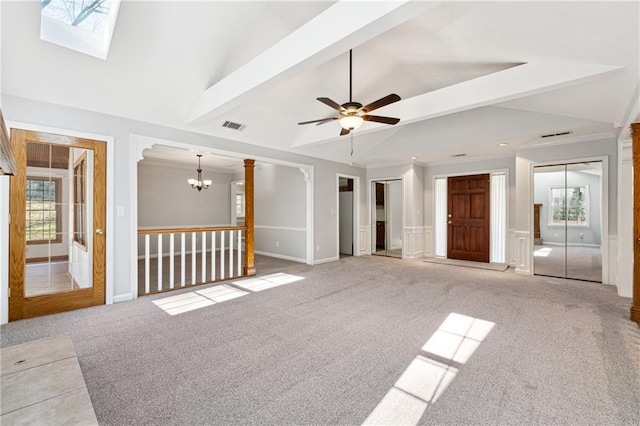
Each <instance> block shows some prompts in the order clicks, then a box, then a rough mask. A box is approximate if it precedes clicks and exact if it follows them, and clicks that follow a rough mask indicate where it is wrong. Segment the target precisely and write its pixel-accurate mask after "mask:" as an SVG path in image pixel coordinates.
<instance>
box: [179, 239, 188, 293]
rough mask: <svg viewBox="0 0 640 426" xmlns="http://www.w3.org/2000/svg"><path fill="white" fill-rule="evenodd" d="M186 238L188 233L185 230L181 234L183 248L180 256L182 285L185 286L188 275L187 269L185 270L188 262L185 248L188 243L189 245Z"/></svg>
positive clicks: (181, 246)
mask: <svg viewBox="0 0 640 426" xmlns="http://www.w3.org/2000/svg"><path fill="white" fill-rule="evenodd" d="M186 238H187V234H186V233H185V232H183V233H182V234H181V235H180V239H181V243H182V244H180V249H181V250H182V253H181V255H180V258H181V259H180V286H182V287H184V283H185V281H186V280H185V275H186V273H185V272H186V271H185V270H186V269H187V267H186V265H185V263H186V262H185V260H186V259H185V257H186V253H185V248H186V245H187V241H186Z"/></svg>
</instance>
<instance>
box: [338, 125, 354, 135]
mask: <svg viewBox="0 0 640 426" xmlns="http://www.w3.org/2000/svg"><path fill="white" fill-rule="evenodd" d="M350 131H351V130H350V129H345V128H344V127H343V128H342V129H340V136H344V135H348V134H349V132H350Z"/></svg>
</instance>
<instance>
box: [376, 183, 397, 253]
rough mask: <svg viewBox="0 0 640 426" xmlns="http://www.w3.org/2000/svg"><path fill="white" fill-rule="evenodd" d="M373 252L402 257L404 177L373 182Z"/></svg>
mask: <svg viewBox="0 0 640 426" xmlns="http://www.w3.org/2000/svg"><path fill="white" fill-rule="evenodd" d="M371 193H372V196H371V199H372V200H374V203H373V205H374V207H373V212H372V214H373V217H372V222H373V223H374V224H375V226H374V227H373V229H372V233H371V253H372V254H375V255H378V256H389V257H398V258H402V231H403V226H402V179H393V180H380V181H373V182H371Z"/></svg>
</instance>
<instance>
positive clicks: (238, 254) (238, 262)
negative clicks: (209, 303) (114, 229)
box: [138, 226, 246, 294]
mask: <svg viewBox="0 0 640 426" xmlns="http://www.w3.org/2000/svg"><path fill="white" fill-rule="evenodd" d="M227 231H229V232H228V233H227ZM200 233H201V234H202V237H201V238H202V241H201V243H200V244H198V237H199V236H200V235H199V234H200ZM209 233H211V237H210V238H211V244H209V237H208V235H207V234H209ZM176 234H180V237H179V240H178V238H177V237H176ZM188 234H191V235H190V238H191V247H189V246H188V245H187V244H188V241H187V236H188ZM138 235H139V236H143V235H144V256H143V259H144V260H143V261H144V274H143V275H144V277H142V274H141V275H140V279H144V284H143V290H142V291H140V294H150V293H152V292H153V293H155V292H163V291H167V290H172V289H174V288H176V287H185V286H186V285H196V284H204V283H207V282H216V281H221V280H227V279H231V278H235V277H241V276H244V262H245V260H246V259H245V258H244V256H243V252H246V247H244V248H243V238H244V237H245V236H246V228H245V227H233V226H227V227H225V226H222V227H199V228H195V227H194V228H186V229H182V228H171V229H152V230H139V231H138ZM152 235H157V238H156V237H152ZM218 235H219V237H218ZM165 236H168V238H169V241H168V244H167V250H165V247H164V243H165V242H166V238H165ZM152 238H155V239H156V240H155V241H154V243H156V244H157V245H158V247H157V250H156V251H155V253H153V254H152V253H151V251H152V250H153V249H152V247H151V243H152ZM177 240H178V241H177ZM218 240H219V243H218ZM178 245H179V246H180V248H178ZM198 249H200V250H202V253H201V257H200V258H198ZM178 250H179V252H178ZM208 250H211V256H210V257H209V256H208V254H207V253H208V252H207V251H208ZM187 253H191V261H190V263H191V272H190V275H189V272H188V271H187V268H188V267H189V266H188V264H187ZM165 256H169V259H168V262H167V263H168V267H166V268H165V265H164V257H165ZM178 256H180V259H179V260H177V259H176V257H178ZM153 257H157V262H158V265H157V267H156V266H152V265H151V260H152V258H153ZM141 262H142V260H141ZM178 262H179V263H178ZM198 262H202V264H201V265H200V271H199V272H198ZM209 262H211V268H209ZM140 268H142V265H141V264H140ZM152 268H154V269H155V270H156V272H157V275H158V276H157V280H156V278H153V277H152V276H151V269H152ZM178 268H179V269H180V272H179V273H178V271H177V269H178ZM165 273H166V274H168V275H169V276H168V278H167V280H166V283H165V279H164V275H165ZM178 274H179V276H178ZM209 274H210V275H209ZM152 279H153V280H154V282H156V285H154V287H155V288H154V289H151V280H152ZM187 281H189V284H187ZM141 285H142V283H141Z"/></svg>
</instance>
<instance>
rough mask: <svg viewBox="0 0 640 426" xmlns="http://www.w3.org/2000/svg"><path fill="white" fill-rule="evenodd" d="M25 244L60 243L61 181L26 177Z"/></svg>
mask: <svg viewBox="0 0 640 426" xmlns="http://www.w3.org/2000/svg"><path fill="white" fill-rule="evenodd" d="M26 197H27V220H26V238H27V244H44V243H49V242H51V243H60V242H62V205H61V199H62V179H60V178H39V177H27V193H26Z"/></svg>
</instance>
